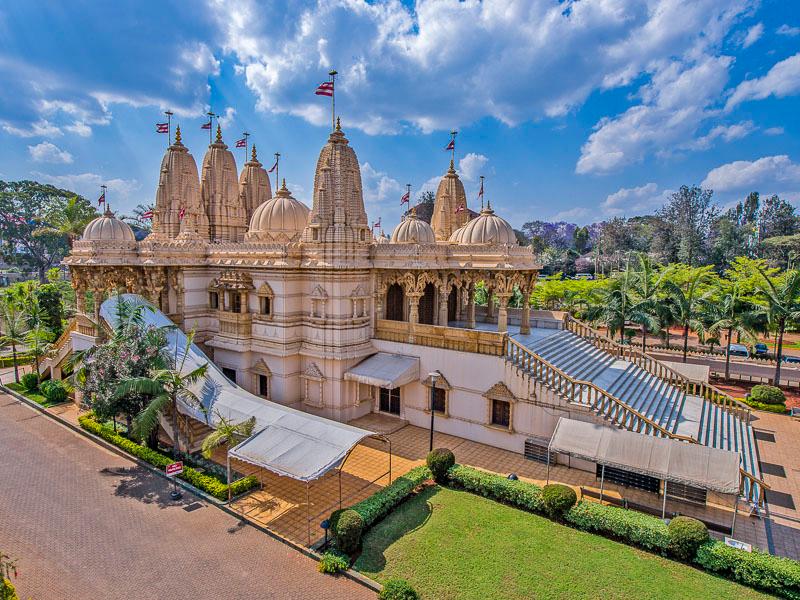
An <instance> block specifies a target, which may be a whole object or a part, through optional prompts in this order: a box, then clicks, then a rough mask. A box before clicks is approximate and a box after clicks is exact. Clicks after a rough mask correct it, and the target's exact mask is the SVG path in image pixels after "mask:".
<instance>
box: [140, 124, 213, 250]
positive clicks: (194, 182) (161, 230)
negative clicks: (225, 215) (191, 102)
mask: <svg viewBox="0 0 800 600" xmlns="http://www.w3.org/2000/svg"><path fill="white" fill-rule="evenodd" d="M181 211H183V221H184V223H183V224H184V228H187V227H188V228H189V229H191V230H193V231H194V232H196V233H197V234H199V235H200V236H201V237H202V238H204V239H208V215H207V214H206V211H205V208H204V206H203V203H202V202H201V200H200V179H199V177H198V176H197V163H195V161H194V157H193V156H192V155H191V153H190V152H189V150H188V149H187V148H186V146H184V145H183V143H182V142H181V128H180V126H178V127H177V128H176V129H175V142H174V143H173V144H172V145H171V146H170V147H169V148H167V152H166V153H165V154H164V158H163V160H162V161H161V173H160V174H159V177H158V189H157V190H156V205H155V208H154V209H153V233H152V236H153V238H164V239H175V238H176V237H177V236H178V233H179V232H180V231H181Z"/></svg>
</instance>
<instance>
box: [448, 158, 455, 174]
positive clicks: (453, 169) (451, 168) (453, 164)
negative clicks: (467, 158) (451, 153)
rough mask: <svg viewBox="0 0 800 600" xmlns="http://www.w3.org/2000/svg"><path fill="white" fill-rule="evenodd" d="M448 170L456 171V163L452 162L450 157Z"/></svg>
mask: <svg viewBox="0 0 800 600" xmlns="http://www.w3.org/2000/svg"><path fill="white" fill-rule="evenodd" d="M449 171H450V172H451V173H455V172H456V165H455V163H454V162H453V159H452V158H451V159H450V169H449Z"/></svg>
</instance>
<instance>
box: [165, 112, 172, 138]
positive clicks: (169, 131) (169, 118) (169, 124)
mask: <svg viewBox="0 0 800 600" xmlns="http://www.w3.org/2000/svg"><path fill="white" fill-rule="evenodd" d="M164 114H165V115H167V140H168V141H169V143H168V144H167V146H172V115H173V112H172V111H171V110H165V111H164Z"/></svg>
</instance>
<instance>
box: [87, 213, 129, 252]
mask: <svg viewBox="0 0 800 600" xmlns="http://www.w3.org/2000/svg"><path fill="white" fill-rule="evenodd" d="M81 241H83V242H117V243H122V244H136V236H135V235H134V234H133V229H131V226H130V225H128V224H127V223H126V222H125V221H122V220H120V219H118V218H117V217H115V216H114V213H113V212H111V207H110V206H108V205H106V211H105V212H104V213H103V214H102V215H101V216H99V217H96V218H95V219H92V220H91V221H89V223H88V224H87V225H86V227H85V228H84V229H83V235H81Z"/></svg>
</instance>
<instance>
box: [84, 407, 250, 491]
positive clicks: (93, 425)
mask: <svg viewBox="0 0 800 600" xmlns="http://www.w3.org/2000/svg"><path fill="white" fill-rule="evenodd" d="M78 422H79V423H80V425H81V427H83V428H84V429H85V430H86V431H88V432H90V433H93V434H95V435H96V436H98V437H101V438H103V439H104V440H105V441H107V442H109V443H111V444H114V445H115V446H116V447H117V448H121V449H122V450H124V451H125V452H127V453H128V454H131V455H133V456H135V457H136V458H140V459H142V460H143V461H145V462H147V463H150V464H151V465H153V466H154V467H158V468H159V469H164V468H166V466H167V465H168V464H171V463H172V462H173V459H172V458H171V457H169V456H166V455H164V454H161V453H160V452H156V451H155V450H151V449H150V448H148V447H147V446H142V445H141V444H137V443H136V442H134V441H133V440H129V439H128V438H126V437H123V436H121V435H119V434H118V433H114V431H113V430H112V429H109V428H108V427H104V426H103V425H102V424H101V423H98V422H97V421H95V420H94V418H92V416H91V415H88V414H87V415H81V416H80V417H78ZM178 477H179V478H180V479H183V480H184V481H186V482H188V483H190V484H192V485H193V486H194V487H196V488H198V489H200V490H203V491H204V492H205V493H207V494H209V495H211V496H213V497H214V498H216V499H217V500H227V499H228V484H226V483H223V482H221V481H220V480H219V479H217V478H216V477H212V476H211V475H205V474H203V473H200V472H199V471H197V470H195V469H193V468H191V467H184V468H183V473H181V474H180V475H178ZM258 485H259V484H258V478H257V477H255V476H254V475H249V476H247V477H243V478H242V479H238V480H236V481H234V482H232V483H231V485H230V491H231V496H238V495H239V494H242V493H244V492H246V491H248V490H251V489H253V488H255V487H257V486H258Z"/></svg>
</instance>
